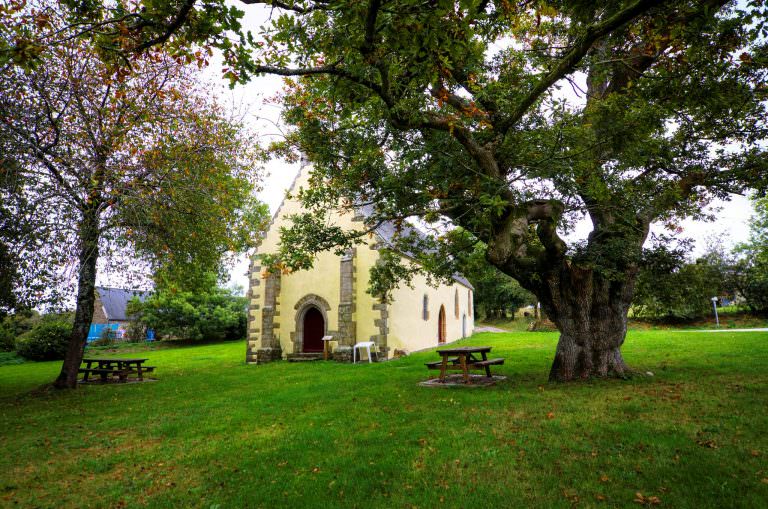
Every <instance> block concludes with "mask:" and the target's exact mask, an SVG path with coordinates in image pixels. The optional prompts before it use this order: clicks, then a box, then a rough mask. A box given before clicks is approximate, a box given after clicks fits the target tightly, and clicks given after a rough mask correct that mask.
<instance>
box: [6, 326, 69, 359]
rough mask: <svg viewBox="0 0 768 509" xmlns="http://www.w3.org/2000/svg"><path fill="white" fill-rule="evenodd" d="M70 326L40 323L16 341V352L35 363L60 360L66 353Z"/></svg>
mask: <svg viewBox="0 0 768 509" xmlns="http://www.w3.org/2000/svg"><path fill="white" fill-rule="evenodd" d="M71 334H72V325H71V324H69V323H66V322H54V321H48V322H41V323H40V324H39V325H38V326H37V327H35V328H34V329H32V330H31V331H29V332H27V333H25V334H23V335H22V336H20V337H19V339H18V340H17V341H16V351H17V352H18V353H19V355H21V356H22V357H24V358H26V359H30V360H35V361H52V360H61V359H63V358H64V355H65V354H66V352H67V345H68V343H69V337H70V335H71Z"/></svg>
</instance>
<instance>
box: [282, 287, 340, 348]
mask: <svg viewBox="0 0 768 509" xmlns="http://www.w3.org/2000/svg"><path fill="white" fill-rule="evenodd" d="M311 308H315V309H317V310H318V311H320V314H321V315H323V322H324V324H323V325H324V327H325V334H328V311H330V310H331V305H330V304H328V301H327V300H325V299H324V298H322V297H320V296H319V295H315V294H314V293H310V294H307V295H305V296H304V297H302V298H301V299H299V301H298V302H297V303H296V305H295V306H293V309H295V310H297V313H296V326H295V327H294V329H293V331H292V332H291V342H292V343H293V353H302V352H303V351H304V315H306V314H307V311H309V310H310V309H311Z"/></svg>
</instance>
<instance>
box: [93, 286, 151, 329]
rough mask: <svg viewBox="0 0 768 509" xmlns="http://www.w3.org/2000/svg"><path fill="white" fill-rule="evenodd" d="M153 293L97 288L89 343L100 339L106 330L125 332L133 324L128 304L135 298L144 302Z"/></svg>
mask: <svg viewBox="0 0 768 509" xmlns="http://www.w3.org/2000/svg"><path fill="white" fill-rule="evenodd" d="M150 294H151V292H145V291H141V290H126V289H123V288H108V287H104V286H97V287H96V301H95V302H94V304H93V320H92V321H91V328H90V330H89V331H88V341H94V340H96V339H99V338H101V337H102V335H103V334H104V329H105V328H108V329H111V330H113V331H116V332H117V331H118V330H121V329H122V330H125V329H127V328H128V325H130V324H131V322H133V320H132V319H131V317H129V316H128V314H127V312H126V309H127V307H128V302H129V301H130V300H131V299H133V298H134V297H138V298H139V300H140V301H142V302H143V301H144V300H145V299H147V298H148V297H149V296H150Z"/></svg>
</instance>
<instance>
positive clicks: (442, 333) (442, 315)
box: [437, 306, 445, 343]
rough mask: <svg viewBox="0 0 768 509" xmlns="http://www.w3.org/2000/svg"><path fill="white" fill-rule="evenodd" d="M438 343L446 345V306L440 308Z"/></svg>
mask: <svg viewBox="0 0 768 509" xmlns="http://www.w3.org/2000/svg"><path fill="white" fill-rule="evenodd" d="M437 342H438V343H445V306H440V314H439V315H438V316H437Z"/></svg>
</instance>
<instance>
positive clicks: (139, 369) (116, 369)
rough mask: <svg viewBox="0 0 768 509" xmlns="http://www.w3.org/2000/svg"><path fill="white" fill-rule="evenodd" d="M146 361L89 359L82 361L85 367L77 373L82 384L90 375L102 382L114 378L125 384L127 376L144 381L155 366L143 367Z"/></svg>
mask: <svg viewBox="0 0 768 509" xmlns="http://www.w3.org/2000/svg"><path fill="white" fill-rule="evenodd" d="M147 360H148V359H115V358H92V357H89V358H84V359H83V363H84V364H85V367H81V368H80V369H79V370H78V372H79V373H82V374H83V382H87V381H88V378H89V376H90V375H99V376H100V377H101V380H102V381H107V380H108V379H109V378H113V377H114V378H117V379H118V380H119V381H121V382H125V381H127V380H128V376H129V375H136V377H137V378H138V379H139V380H144V374H145V373H151V372H153V371H154V370H155V366H144V363H145V362H146V361H147Z"/></svg>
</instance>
